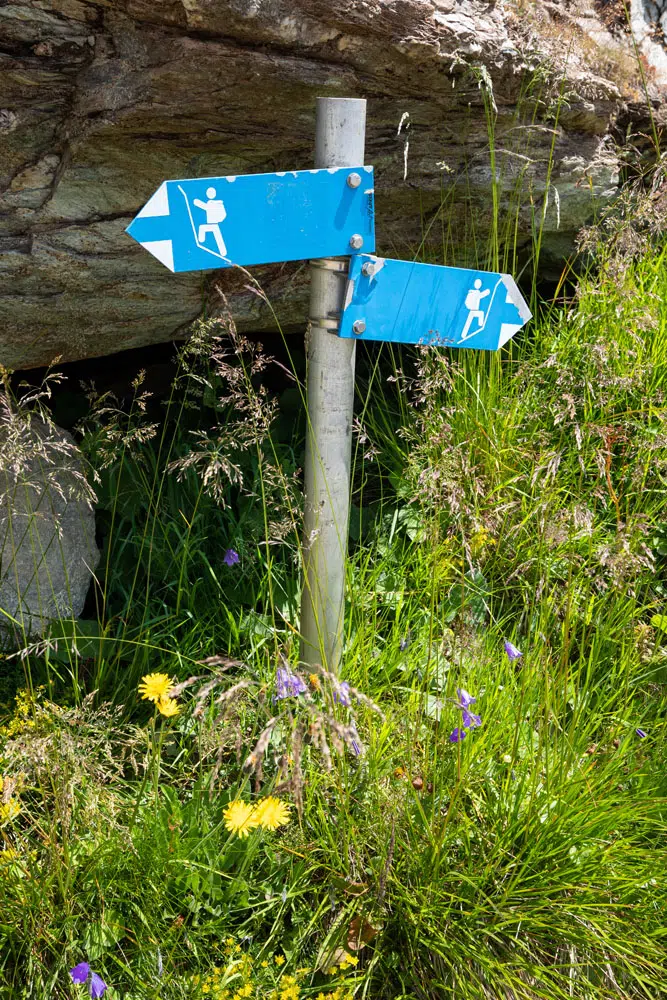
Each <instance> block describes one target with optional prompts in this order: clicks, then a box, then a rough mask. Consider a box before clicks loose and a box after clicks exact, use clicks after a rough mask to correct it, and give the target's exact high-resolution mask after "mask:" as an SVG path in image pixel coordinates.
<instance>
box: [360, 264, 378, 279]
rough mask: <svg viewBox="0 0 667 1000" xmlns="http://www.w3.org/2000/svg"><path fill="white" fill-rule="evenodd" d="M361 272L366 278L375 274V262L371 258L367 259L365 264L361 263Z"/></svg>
mask: <svg viewBox="0 0 667 1000" xmlns="http://www.w3.org/2000/svg"><path fill="white" fill-rule="evenodd" d="M361 273H362V274H365V275H366V277H367V278H372V277H373V275H374V274H375V264H374V263H373V261H372V260H367V261H366V263H365V264H362V265H361Z"/></svg>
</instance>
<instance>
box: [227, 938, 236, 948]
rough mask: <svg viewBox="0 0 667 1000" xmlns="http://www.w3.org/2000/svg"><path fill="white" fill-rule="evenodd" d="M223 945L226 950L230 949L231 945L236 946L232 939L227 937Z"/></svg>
mask: <svg viewBox="0 0 667 1000" xmlns="http://www.w3.org/2000/svg"><path fill="white" fill-rule="evenodd" d="M225 944H226V945H227V947H228V948H231V947H232V946H233V945H235V944H236V940H235V938H233V937H228V938H226V940H225Z"/></svg>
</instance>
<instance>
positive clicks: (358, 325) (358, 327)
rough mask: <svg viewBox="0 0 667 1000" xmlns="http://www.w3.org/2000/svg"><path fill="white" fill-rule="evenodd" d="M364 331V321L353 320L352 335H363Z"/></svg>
mask: <svg viewBox="0 0 667 1000" xmlns="http://www.w3.org/2000/svg"><path fill="white" fill-rule="evenodd" d="M365 329H366V320H365V319H355V321H354V323H353V324H352V333H357V334H359V333H363V332H364V331H365Z"/></svg>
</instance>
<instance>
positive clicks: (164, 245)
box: [141, 240, 174, 271]
mask: <svg viewBox="0 0 667 1000" xmlns="http://www.w3.org/2000/svg"><path fill="white" fill-rule="evenodd" d="M141 246H142V247H143V248H144V250H148V252H149V253H152V254H153V256H154V257H157V259H158V260H159V261H160V263H161V264H164V266H165V267H168V268H169V270H170V271H173V270H174V247H173V244H172V242H171V240H151V241H150V242H148V243H142V244H141Z"/></svg>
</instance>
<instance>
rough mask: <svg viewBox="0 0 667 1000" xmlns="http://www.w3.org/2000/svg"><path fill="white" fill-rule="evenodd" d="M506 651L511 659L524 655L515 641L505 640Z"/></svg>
mask: <svg viewBox="0 0 667 1000" xmlns="http://www.w3.org/2000/svg"><path fill="white" fill-rule="evenodd" d="M505 652H506V653H507V657H508V659H509V660H518V659H519V657H520V656H523V653H522V652H521V650H520V649H517V648H516V646H515V645H513V643H511V642H507V640H505Z"/></svg>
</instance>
